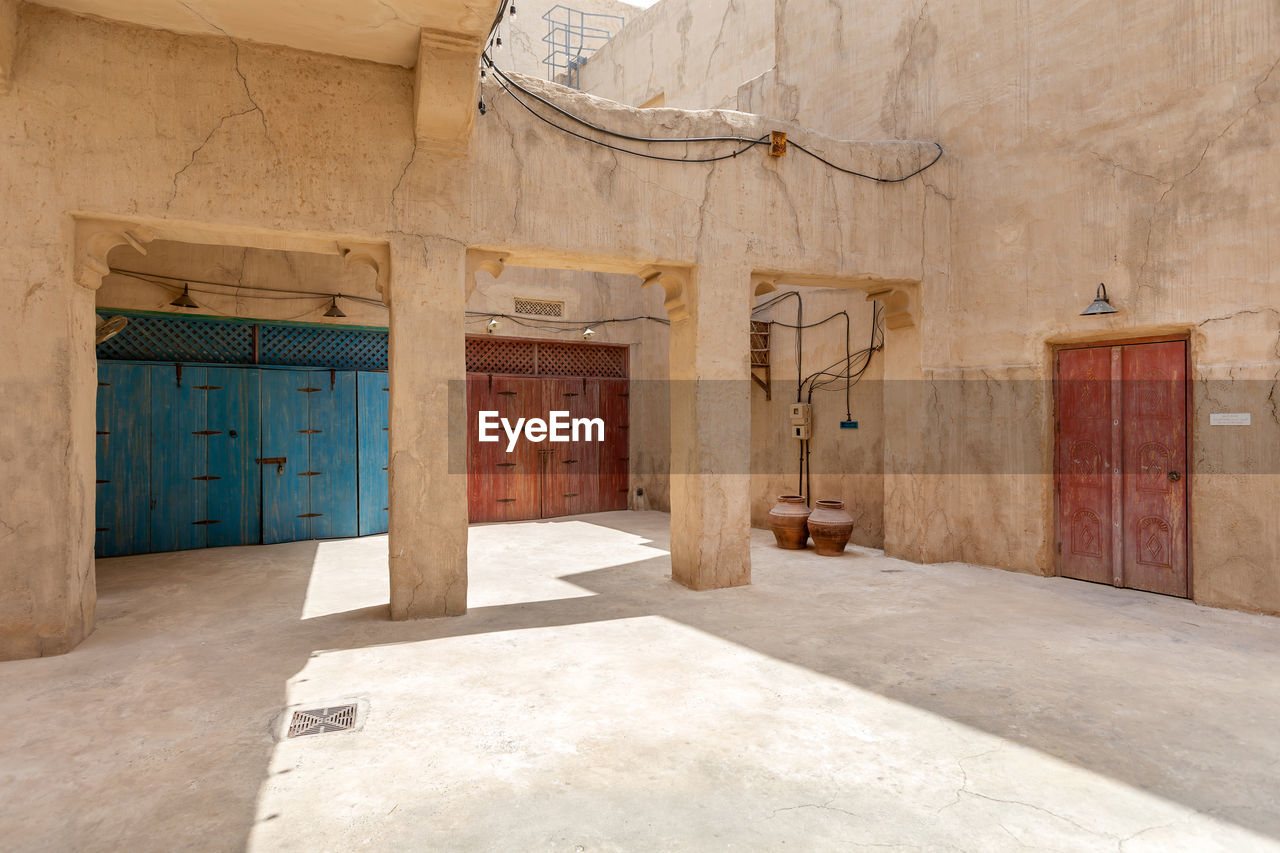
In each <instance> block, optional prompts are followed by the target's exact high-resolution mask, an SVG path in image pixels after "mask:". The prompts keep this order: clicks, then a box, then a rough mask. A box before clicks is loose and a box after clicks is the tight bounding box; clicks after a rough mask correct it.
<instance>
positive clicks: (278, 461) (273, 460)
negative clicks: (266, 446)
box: [254, 456, 289, 474]
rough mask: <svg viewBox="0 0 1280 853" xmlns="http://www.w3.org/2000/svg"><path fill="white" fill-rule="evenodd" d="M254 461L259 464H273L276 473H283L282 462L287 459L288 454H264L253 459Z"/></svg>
mask: <svg viewBox="0 0 1280 853" xmlns="http://www.w3.org/2000/svg"><path fill="white" fill-rule="evenodd" d="M254 461H255V462H257V463H258V464H259V465H274V466H276V473H277V474H283V473H284V463H286V462H288V461H289V457H288V456H265V457H263V458H262V459H255V460H254Z"/></svg>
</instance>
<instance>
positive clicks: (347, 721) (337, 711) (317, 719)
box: [289, 705, 356, 737]
mask: <svg viewBox="0 0 1280 853" xmlns="http://www.w3.org/2000/svg"><path fill="white" fill-rule="evenodd" d="M355 724H356V706H355V705H337V706H335V707H333V708H313V709H311V710H309V711H294V712H293V721H292V722H290V723H289V737H302V736H303V735H320V734H325V733H326V732H345V731H346V730H347V729H350V728H353V727H354V726H355Z"/></svg>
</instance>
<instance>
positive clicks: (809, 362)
mask: <svg viewBox="0 0 1280 853" xmlns="http://www.w3.org/2000/svg"><path fill="white" fill-rule="evenodd" d="M792 290H794V291H796V292H798V293H799V295H800V297H801V299H803V307H804V316H803V321H804V324H805V325H809V324H814V323H817V322H819V321H821V320H823V319H825V318H827V317H831V316H832V315H834V314H836V313H837V312H840V311H845V312H848V314H849V317H850V319H851V320H852V322H851V323H850V327H849V334H850V338H851V343H850V347H849V348H850V349H851V350H852V351H853V352H857V351H858V350H861V349H863V348H866V347H868V346H869V345H870V343H871V318H872V306H870V305H869V304H868V303H867V301H866V295H865V294H863V293H861V292H860V291H853V290H843V289H836V288H825V287H787V286H783V287H779V288H778V290H776V291H774V292H772V293H767V294H764V295H762V296H761V297H760V298H759V300H758V301H759V302H761V303H763V302H765V301H767V300H768V299H770V298H772V297H775V296H778V295H779V294H781V293H784V292H786V291H792ZM754 318H755V319H757V320H774V321H778V322H779V323H787V324H792V325H794V324H795V323H796V320H797V316H796V301H795V299H794V298H788V299H785V300H782V301H780V302H779V303H777V304H775V305H773V306H772V307H770V308H768V309H766V310H764V311H761V312H759V313H757V314H755V315H754ZM801 346H802V350H801V354H802V355H801V365H800V367H801V375H802V376H805V377H807V376H809V375H810V374H812V373H815V372H817V371H819V370H822V369H824V368H827V367H829V366H831V365H833V364H836V363H837V362H840V361H841V360H843V359H844V358H845V352H846V347H845V325H844V321H843V319H842V318H840V317H835V318H834V319H832V320H830V321H829V322H826V323H823V324H822V325H820V326H815V327H812V328H807V329H804V330H803V332H802V337H801ZM770 350H771V351H770V366H771V376H772V385H773V393H772V399H766V398H765V394H764V391H763V389H760V388H753V389H752V392H751V470H752V483H751V522H752V524H754V525H755V526H757V527H767V526H768V524H769V519H768V514H769V510H770V509H772V508H773V505H774V503H775V502H776V501H777V498H778V495H782V494H796V493H797V491H796V490H797V488H798V486H799V468H800V441H799V440H798V439H795V438H792V437H791V431H790V428H791V419H790V407H791V404H792V403H795V402H797V399H796V398H797V394H796V386H797V373H796V339H795V330H794V329H790V328H785V327H784V326H781V325H774V326H773V327H772V329H771V334H770ZM883 376H884V356H883V354H882V353H878V352H877V353H875V354H873V355H872V357H871V363H870V365H869V367H868V368H867V370H866V372H865V373H864V374H863V376H862V378H861V379H860V380H859V381H858V383H857V384H855V385H854V387H853V389H852V392H851V394H850V400H849V403H850V408H851V411H852V414H853V419H854V420H856V421H858V428H857V429H856V430H844V429H841V428H840V421H842V420H844V419H845V415H846V411H845V394H844V383H839V382H837V383H835V384H833V385H831V386H828V387H826V388H820V389H819V390H817V391H816V392H815V393H814V394H813V395H812V400H813V418H814V421H813V437H812V439H811V440H810V442H809V454H810V455H809V460H808V463H809V465H808V467H809V475H810V476H811V477H812V482H811V484H810V486H809V487H808V488H807V489H806V491H807V492H808V493H809V495H808V496H809V497H810V498H811V500H842V501H844V502H845V508H846V509H847V510H848V511H849V514H850V515H852V516H853V519H854V529H853V538H852V541H853V542H854V543H856V544H859V545H866V546H869V547H873V548H878V547H880V546H881V545H883V543H884V478H883V476H882V473H881V460H882V457H883V452H884V449H883V431H884V412H883V406H882V392H881V380H882V379H883ZM806 387H807V386H806ZM803 396H804V399H805V401H807V400H808V399H809V394H808V392H807V391H806V393H805V394H804V395H803Z"/></svg>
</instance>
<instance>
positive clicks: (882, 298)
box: [867, 287, 936, 563]
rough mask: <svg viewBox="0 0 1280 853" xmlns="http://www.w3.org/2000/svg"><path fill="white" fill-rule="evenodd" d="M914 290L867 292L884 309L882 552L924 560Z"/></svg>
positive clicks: (923, 387)
mask: <svg viewBox="0 0 1280 853" xmlns="http://www.w3.org/2000/svg"><path fill="white" fill-rule="evenodd" d="M917 297H918V293H917V291H916V289H915V288H914V287H913V288H910V289H907V288H905V287H904V288H895V289H889V290H882V291H877V292H873V293H868V294H867V299H868V300H876V301H879V302H880V303H881V304H882V305H883V306H884V312H885V344H884V415H883V417H884V552H885V554H886V555H888V556H890V557H897V558H900V559H903V560H911V561H912V562H916V563H926V562H929V559H928V554H927V550H928V546H927V543H928V535H927V534H928V530H927V528H926V525H927V522H928V519H929V512H928V510H927V506H928V504H929V500H928V495H927V494H926V492H927V491H928V490H929V489H930V488H931V487H932V485H931V483H932V480H931V478H930V477H929V476H928V473H927V472H928V465H929V461H930V460H932V459H934V457H935V455H936V454H935V451H934V449H933V448H932V446H931V445H930V442H929V436H930V433H931V430H930V423H929V411H928V402H929V394H928V388H927V383H926V382H925V381H924V372H923V370H922V367H921V359H922V355H923V341H922V339H921V335H920V327H919V324H918V323H917V322H916V319H917V316H916V315H917V314H918V313H919V311H918V309H917V308H916V301H917Z"/></svg>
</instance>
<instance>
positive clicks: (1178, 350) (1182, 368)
mask: <svg viewBox="0 0 1280 853" xmlns="http://www.w3.org/2000/svg"><path fill="white" fill-rule="evenodd" d="M1122 363H1123V379H1124V453H1123V460H1124V461H1123V465H1122V471H1123V475H1124V518H1123V528H1124V551H1123V553H1124V558H1123V559H1124V573H1123V576H1124V581H1125V586H1129V587H1133V588H1134V589H1144V590H1148V591H1150V592H1160V593H1165V594H1167V595H1180V596H1185V595H1186V594H1187V524H1186V522H1187V520H1186V504H1187V478H1186V476H1185V475H1186V471H1187V424H1186V385H1185V382H1186V344H1185V343H1184V342H1183V341H1167V342H1163V343H1152V344H1135V345H1131V346H1126V347H1124V348H1123V358H1122Z"/></svg>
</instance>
